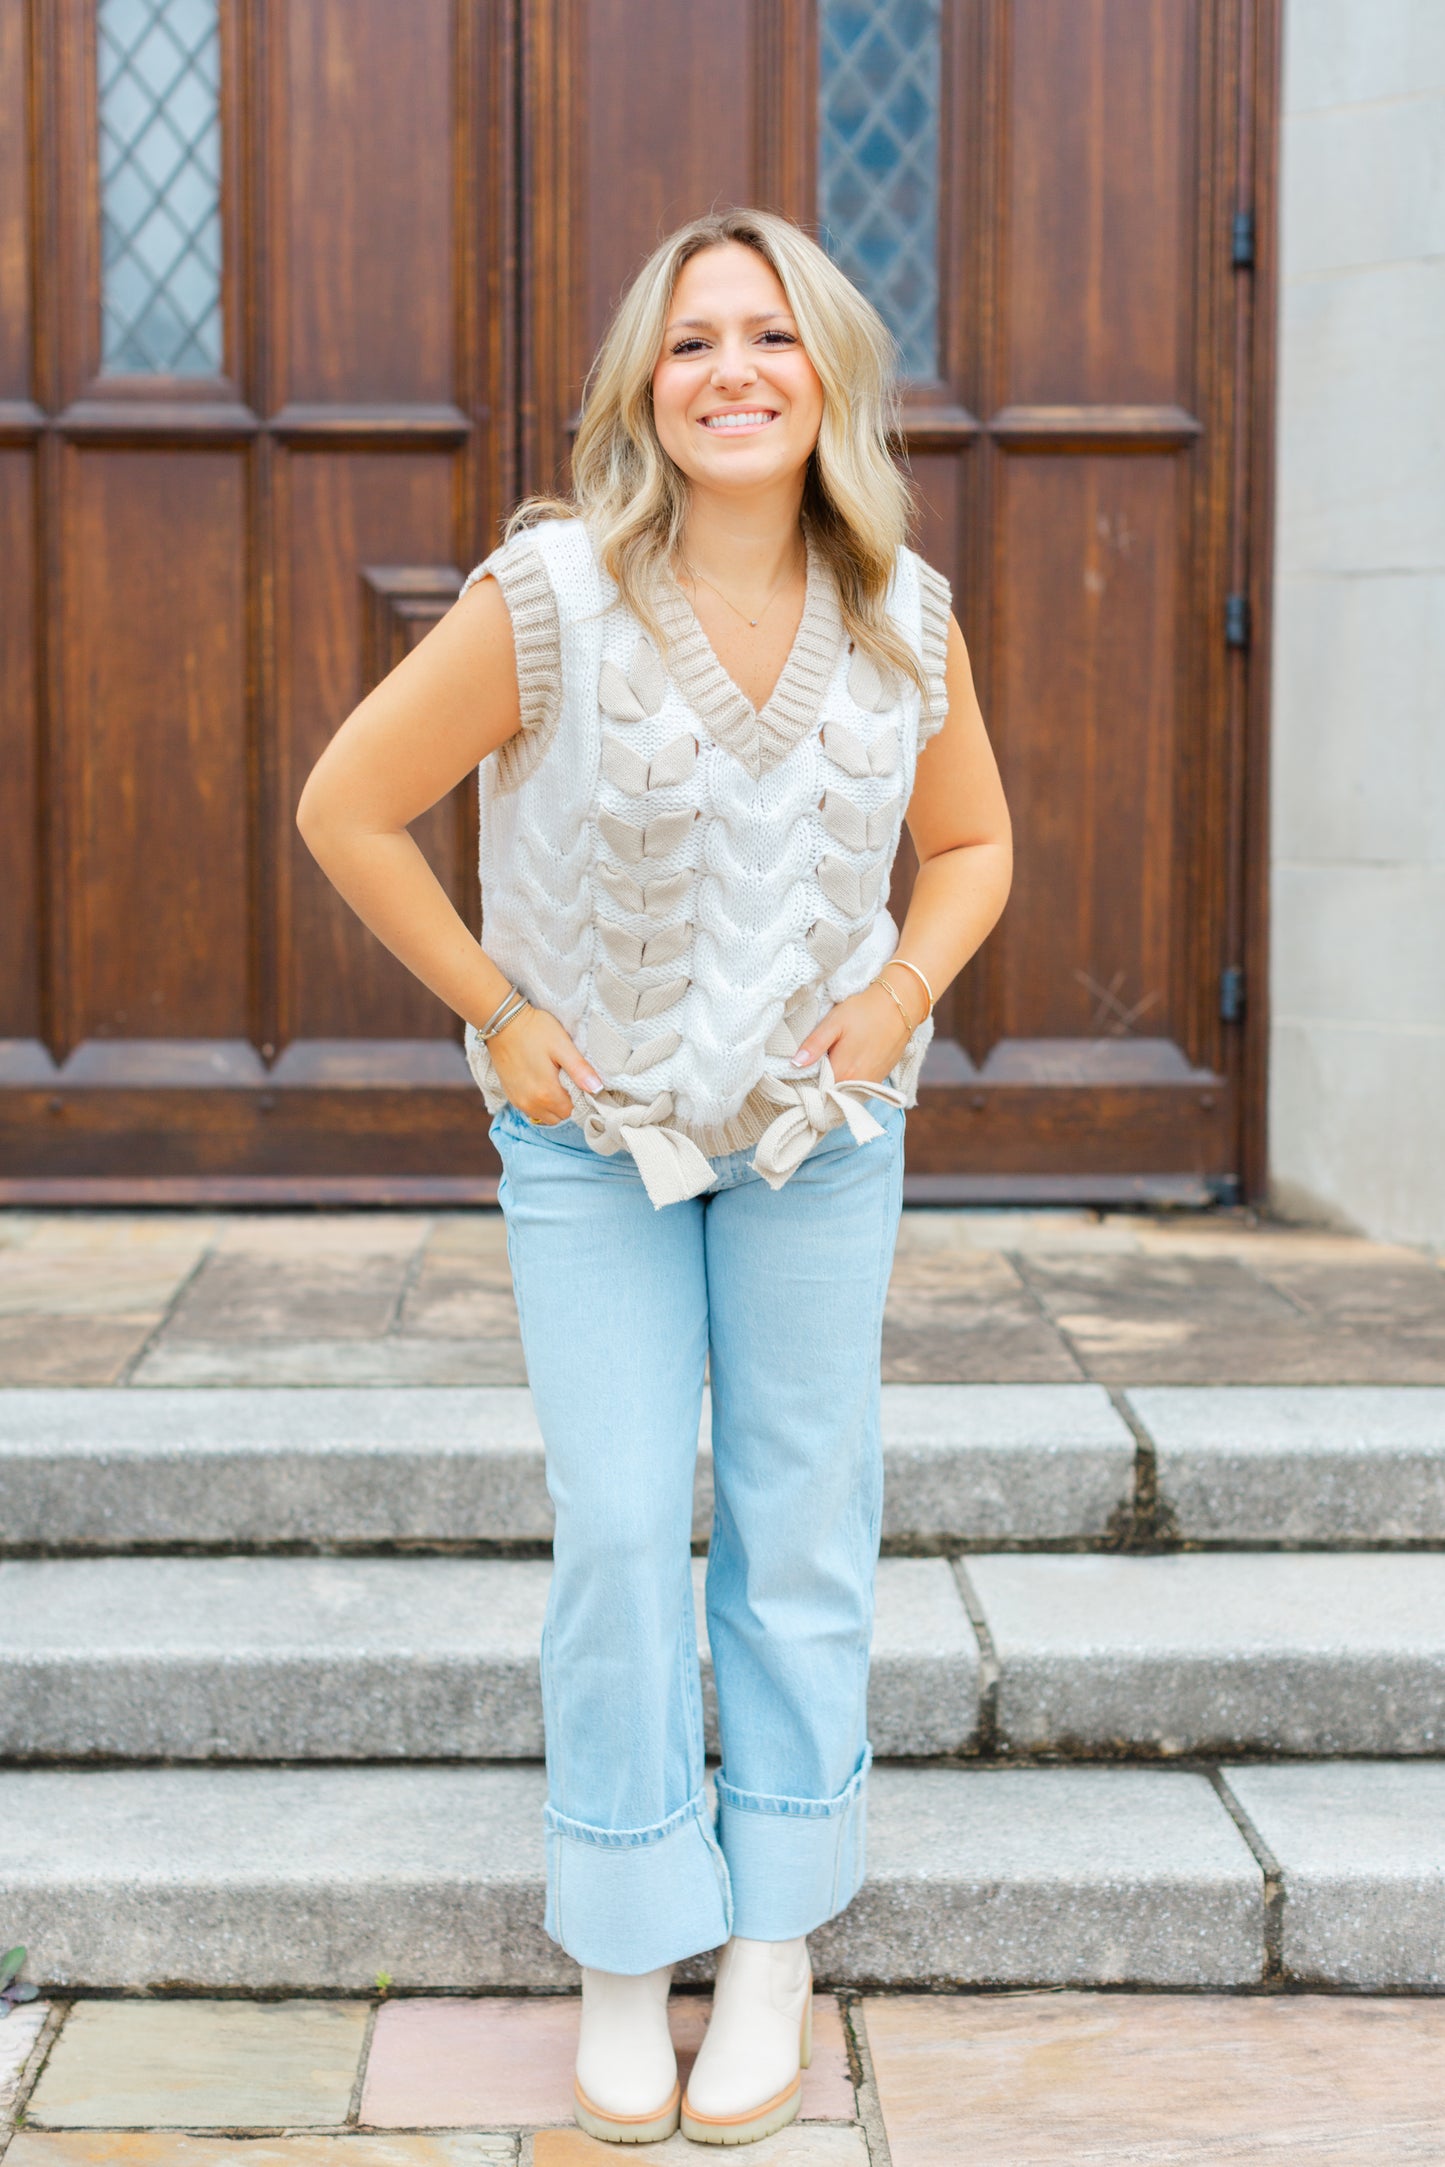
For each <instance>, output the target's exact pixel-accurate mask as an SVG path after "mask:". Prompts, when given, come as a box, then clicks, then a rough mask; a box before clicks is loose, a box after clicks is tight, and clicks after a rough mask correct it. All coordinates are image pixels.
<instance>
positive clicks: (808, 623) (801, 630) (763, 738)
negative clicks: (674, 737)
mask: <svg viewBox="0 0 1445 2167" xmlns="http://www.w3.org/2000/svg"><path fill="white" fill-rule="evenodd" d="M803 540H804V546H805V547H806V549H807V553H808V571H807V583H806V586H805V589H804V593H803V614H802V616H801V617H800V618H799V620H798V629H797V631H796V632H795V633H794V635H793V644H792V646H791V647H790V648H789V649H788V655H787V660H786V661H785V662H784V664H783V667H782V669H781V670H780V671H779V673H778V680H777V683H776V684H775V685H774V686H773V689H772V691H771V692H770V693H769V694H768V697H767V699H766V700H765V701H764V703H763V705H762V706H761V707H760V708H757V707H754V706H753V703H752V701H751V700H750V699H749V698H748V696H747V694H746V693H745V692H744V691H743V690H742V688H741V686H740V685H737V684H735V683H734V682H733V680H732V678H731V677H729V675H728V673H727V671H726V670H725V669H724V668H723V666H722V664H721V662H719V660H718V658H717V653H716V651H715V649H714V647H713V644H712V641H711V640H710V639H709V638H708V636H707V634H706V632H704V630H703V628H702V625H701V624H700V622H699V621H698V615H697V612H696V610H695V609H694V608H693V606H692V604H691V602H690V601H689V600H688V598H687V596H686V595H685V594H684V593H683V591H682V588H681V587H680V586H679V585H678V583H677V581H676V579H675V578H674V577H673V574H672V571H671V569H670V568H666V569H664V570H663V572H662V574H661V577H660V579H659V582H658V595H657V614H658V621H659V623H660V624H661V626H662V630H663V633H664V636H665V638H666V641H667V654H666V656H665V658H664V660H665V662H666V666H667V668H668V669H669V670H670V671H671V673H672V676H673V678H674V679H675V680H676V683H677V686H678V689H679V691H681V692H682V694H683V695H684V697H685V698H686V699H687V700H688V701H690V703H691V705H692V706H693V708H694V709H695V710H696V712H697V714H698V716H699V717H700V718H701V720H702V721H703V722H704V723H705V724H706V726H707V728H708V730H709V732H710V733H711V735H712V736H713V737H714V738H715V739H716V740H717V742H718V743H719V744H720V745H722V746H724V747H725V748H726V749H727V751H728V752H730V753H731V754H732V755H733V757H734V759H736V760H738V761H739V762H740V763H741V765H742V766H743V767H744V768H746V770H747V772H748V773H749V774H750V775H752V776H755V777H756V776H760V775H766V774H767V772H768V770H769V769H770V768H774V767H777V766H778V765H779V764H780V762H782V761H784V760H786V759H787V757H788V754H789V753H790V752H791V751H792V749H793V747H794V746H795V745H796V744H797V743H798V742H799V740H800V739H801V738H804V737H806V736H807V734H808V732H809V731H810V730H811V729H812V727H813V724H814V723H815V722H816V721H817V719H818V709H819V707H820V706H821V705H822V700H823V694H824V693H825V692H826V690H827V688H828V680H829V678H830V677H831V676H832V674H833V666H834V664H835V663H836V661H837V658H838V649H839V647H840V645H841V644H842V639H843V616H842V611H841V610H840V609H839V606H838V590H837V587H836V585H835V583H834V580H833V575H832V573H831V572H830V571H829V569H828V566H827V564H826V563H825V562H824V560H823V557H822V555H821V553H820V551H819V549H818V546H817V543H816V542H815V541H814V539H813V536H812V534H811V533H810V532H808V531H807V529H805V530H804V535H803Z"/></svg>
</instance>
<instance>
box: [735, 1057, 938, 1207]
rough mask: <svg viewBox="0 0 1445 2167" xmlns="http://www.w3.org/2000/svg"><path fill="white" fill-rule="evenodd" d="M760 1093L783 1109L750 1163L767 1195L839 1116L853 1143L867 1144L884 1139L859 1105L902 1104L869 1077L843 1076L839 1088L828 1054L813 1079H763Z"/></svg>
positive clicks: (896, 1095) (820, 1060) (876, 1123)
mask: <svg viewBox="0 0 1445 2167" xmlns="http://www.w3.org/2000/svg"><path fill="white" fill-rule="evenodd" d="M761 1088H762V1089H763V1091H764V1092H765V1093H766V1095H767V1096H768V1097H769V1098H770V1099H772V1100H773V1101H774V1102H775V1103H776V1102H778V1101H781V1102H782V1104H783V1111H782V1113H780V1114H779V1115H778V1117H777V1119H776V1120H775V1121H770V1122H769V1124H768V1126H767V1127H766V1128H765V1129H764V1131H763V1133H762V1135H761V1136H760V1137H759V1138H758V1148H757V1151H756V1153H755V1154H754V1156H753V1160H752V1166H753V1171H754V1172H755V1173H758V1174H761V1175H762V1177H763V1179H764V1181H765V1182H766V1183H767V1184H768V1187H769V1188H770V1189H781V1187H782V1186H783V1183H784V1182H785V1181H786V1180H787V1179H788V1176H789V1175H790V1174H791V1173H793V1172H794V1171H795V1169H796V1168H797V1167H798V1166H800V1165H801V1164H802V1162H803V1160H804V1159H805V1158H806V1157H807V1155H808V1153H809V1152H810V1151H811V1150H812V1148H813V1146H814V1144H815V1143H816V1142H817V1141H818V1138H819V1137H820V1136H823V1135H826V1133H827V1132H828V1130H829V1129H833V1128H836V1127H837V1125H838V1123H837V1114H839V1113H841V1114H842V1116H843V1119H844V1120H845V1121H846V1122H847V1124H848V1129H849V1133H850V1134H851V1136H852V1138H853V1141H854V1143H855V1144H866V1143H867V1142H868V1140H869V1138H870V1137H872V1136H881V1135H882V1134H883V1124H882V1123H881V1122H880V1121H875V1119H874V1118H873V1116H872V1114H870V1113H869V1111H868V1109H867V1107H866V1106H863V1105H861V1104H860V1103H859V1102H860V1100H862V1099H886V1100H887V1101H888V1103H889V1104H890V1105H891V1106H902V1105H903V1104H904V1094H903V1093H902V1091H900V1090H898V1089H897V1087H896V1086H895V1085H893V1084H887V1083H874V1081H873V1079H872V1078H871V1077H869V1076H845V1077H844V1078H843V1079H842V1081H841V1082H840V1081H839V1080H838V1079H837V1078H836V1077H835V1076H834V1074H833V1064H832V1062H831V1061H830V1060H829V1059H828V1056H827V1054H826V1053H825V1054H820V1055H819V1057H818V1074H817V1076H816V1078H814V1077H811V1076H804V1077H801V1078H800V1079H799V1080H798V1082H796V1083H794V1082H793V1081H792V1080H791V1079H790V1078H788V1077H785V1076H772V1075H768V1076H764V1077H763V1078H762V1081H761ZM835 1109H836V1111H835Z"/></svg>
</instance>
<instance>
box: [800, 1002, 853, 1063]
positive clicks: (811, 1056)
mask: <svg viewBox="0 0 1445 2167" xmlns="http://www.w3.org/2000/svg"><path fill="white" fill-rule="evenodd" d="M842 1035H843V1026H842V1024H841V1022H839V1020H838V1012H837V1009H836V1008H831V1009H830V1010H829V1011H828V1013H827V1015H826V1016H824V1018H823V1020H822V1022H821V1023H815V1024H814V1025H813V1028H812V1030H811V1031H810V1032H809V1033H808V1035H807V1037H806V1038H805V1039H804V1040H803V1043H802V1045H801V1046H799V1048H798V1050H797V1052H796V1053H795V1054H794V1055H793V1066H794V1067H795V1068H811V1066H812V1064H813V1063H814V1062H815V1061H816V1060H817V1058H818V1056H819V1055H820V1054H824V1053H827V1052H828V1051H829V1050H830V1049H831V1048H832V1047H833V1046H836V1045H837V1043H838V1040H839V1039H840V1038H841V1037H842Z"/></svg>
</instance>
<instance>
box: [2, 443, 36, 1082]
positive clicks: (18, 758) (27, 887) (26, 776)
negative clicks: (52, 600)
mask: <svg viewBox="0 0 1445 2167" xmlns="http://www.w3.org/2000/svg"><path fill="white" fill-rule="evenodd" d="M35 503H36V477H35V453H34V449H33V448H32V447H24V448H21V447H16V448H14V449H12V450H8V451H7V450H0V567H3V571H0V867H3V868H4V890H3V895H0V1039H6V1038H14V1039H29V1038H36V1037H38V1036H39V1034H40V1028H41V1022H40V924H41V920H40V902H41V886H42V884H41V877H40V837H41V833H42V829H41V822H40V765H39V750H40V741H39V732H38V730H37V727H36V723H37V708H38V696H39V666H38V665H39V654H38V642H37V638H36V633H37V629H38V627H37V612H36V583H35Z"/></svg>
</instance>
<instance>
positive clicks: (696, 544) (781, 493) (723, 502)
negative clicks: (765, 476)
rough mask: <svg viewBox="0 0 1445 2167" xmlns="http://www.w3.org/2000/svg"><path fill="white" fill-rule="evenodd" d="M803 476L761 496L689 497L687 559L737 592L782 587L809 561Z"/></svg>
mask: <svg viewBox="0 0 1445 2167" xmlns="http://www.w3.org/2000/svg"><path fill="white" fill-rule="evenodd" d="M802 505H803V487H802V479H801V477H797V478H795V479H789V480H788V481H786V482H782V483H779V484H778V485H777V487H776V488H774V489H770V490H768V491H766V492H763V493H761V494H759V495H758V496H749V497H747V498H739V497H731V496H721V495H717V494H715V493H713V492H711V491H708V490H704V489H699V488H697V487H696V486H695V485H694V486H693V488H692V489H691V490H690V492H689V497H688V507H687V520H686V523H685V525H684V527H683V531H682V554H683V556H684V557H685V558H686V560H687V562H688V563H689V564H690V565H692V566H693V568H694V570H696V571H698V572H700V573H701V574H702V575H703V577H704V578H705V579H712V580H716V581H717V583H718V585H719V586H720V587H722V588H724V589H729V588H730V589H731V590H732V591H733V592H742V593H757V592H759V591H764V592H765V591H766V590H767V589H769V588H771V587H776V586H777V584H778V582H779V581H780V580H782V579H784V578H785V577H786V575H787V573H788V571H789V569H790V568H791V567H793V566H796V565H799V564H801V563H802V562H803V554H804V553H803V536H802V522H801V513H802Z"/></svg>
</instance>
